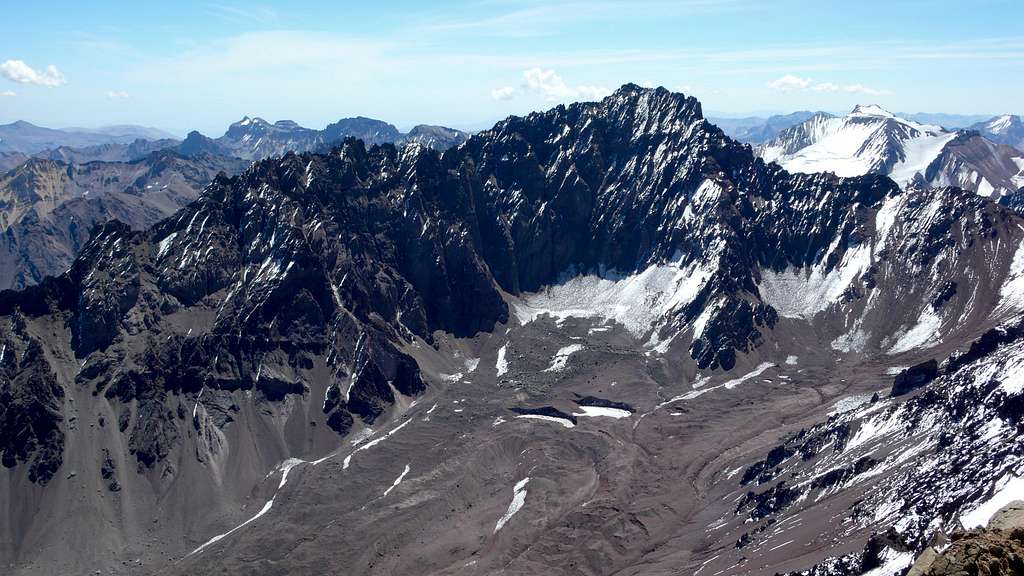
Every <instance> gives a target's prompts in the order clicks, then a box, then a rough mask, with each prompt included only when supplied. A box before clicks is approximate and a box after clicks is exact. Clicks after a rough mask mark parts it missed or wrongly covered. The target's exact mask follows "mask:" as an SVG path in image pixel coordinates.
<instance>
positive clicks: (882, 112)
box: [850, 104, 896, 118]
mask: <svg viewBox="0 0 1024 576" xmlns="http://www.w3.org/2000/svg"><path fill="white" fill-rule="evenodd" d="M850 116H872V117H877V118H895V117H896V115H895V114H893V113H892V112H889V111H888V110H886V109H885V108H882V107H881V106H879V105H878V104H858V105H856V106H854V108H853V111H852V112H850Z"/></svg>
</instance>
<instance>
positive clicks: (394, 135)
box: [210, 116, 469, 160]
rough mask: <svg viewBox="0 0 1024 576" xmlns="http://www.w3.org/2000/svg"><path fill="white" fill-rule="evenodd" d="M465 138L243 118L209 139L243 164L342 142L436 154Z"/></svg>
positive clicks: (427, 129)
mask: <svg viewBox="0 0 1024 576" xmlns="http://www.w3.org/2000/svg"><path fill="white" fill-rule="evenodd" d="M468 136H469V134H467V133H466V132H463V131H461V130H455V129H454V128H446V127H443V126H429V125H425V124H421V125H418V126H415V127H414V128H413V129H412V130H410V131H409V132H408V133H405V134H403V133H402V132H401V131H400V130H398V128H396V127H395V126H394V125H392V124H389V123H387V122H384V121H383V120H376V119H373V118H366V117H364V116H356V117H353V118H342V119H341V120H338V121H337V122H334V123H332V124H329V125H327V127H325V128H324V129H323V130H315V129H312V128H305V127H303V126H300V125H299V124H298V123H296V122H293V121H291V120H278V121H277V122H274V123H270V122H268V121H266V120H264V119H262V118H258V117H254V118H250V117H249V116H245V117H243V118H242V119H241V120H239V121H238V122H235V123H233V124H231V126H229V127H228V130H227V131H226V132H225V133H224V135H223V136H221V137H219V138H213V139H210V141H211V142H213V143H214V144H216V145H217V146H220V147H222V148H223V149H224V150H226V151H227V152H228V153H229V154H231V155H233V156H237V157H239V158H244V159H246V160H262V159H264V158H269V157H272V156H283V155H284V154H285V153H287V152H296V153H302V152H323V151H327V150H329V149H330V148H331V146H333V145H335V144H337V143H339V142H341V141H342V140H344V139H346V138H356V139H358V140H362V141H363V142H364V143H365V144H366V145H367V146H372V145H375V144H398V145H403V144H408V143H418V144H422V145H424V146H428V147H431V148H436V149H438V150H447V149H448V148H451V147H453V146H457V145H459V144H461V143H463V142H465V141H466V139H467V138H468Z"/></svg>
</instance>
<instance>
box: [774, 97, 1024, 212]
mask: <svg viewBox="0 0 1024 576" xmlns="http://www.w3.org/2000/svg"><path fill="white" fill-rule="evenodd" d="M757 152H758V154H759V155H760V156H761V157H762V158H764V159H765V160H766V161H770V162H778V163H779V164H781V165H782V166H783V167H784V168H786V169H787V170H789V171H791V172H803V173H809V172H822V171H828V172H832V173H835V174H837V175H840V176H855V175H862V174H884V175H886V176H889V177H891V178H892V179H893V180H895V181H896V182H897V183H898V184H900V185H901V186H907V185H915V186H958V187H961V188H964V189H967V190H971V191H974V192H977V193H978V194H979V195H982V196H992V197H995V198H997V199H998V198H999V197H1001V196H1004V195H1007V194H1012V193H1015V192H1016V191H1017V190H1019V189H1020V188H1021V187H1024V152H1022V151H1020V150H1018V149H1015V148H1013V147H1011V146H1007V145H1005V144H999V143H996V142H993V141H991V140H989V139H987V138H986V137H985V136H983V135H982V134H981V133H979V132H978V131H977V130H957V131H950V130H947V129H945V128H942V127H940V126H935V125H928V124H920V123H918V122H914V121H912V120H907V119H905V118H901V117H899V116H896V115H895V114H892V113H890V112H888V111H886V110H884V109H882V108H880V107H878V106H857V107H856V108H854V110H853V111H852V112H850V113H849V114H847V115H846V116H841V117H833V116H830V115H828V114H823V113H818V114H815V115H814V116H812V117H811V118H809V119H808V120H806V121H804V122H802V123H800V124H797V125H794V126H792V127H790V128H788V129H786V130H783V131H782V132H780V133H779V134H778V135H777V136H775V137H774V138H772V139H771V140H768V141H766V142H764V143H763V144H761V145H759V146H758V147H757Z"/></svg>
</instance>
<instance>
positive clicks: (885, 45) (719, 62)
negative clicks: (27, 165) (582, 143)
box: [0, 0, 1024, 136]
mask: <svg viewBox="0 0 1024 576" xmlns="http://www.w3.org/2000/svg"><path fill="white" fill-rule="evenodd" d="M7 4H8V5H7V6H5V7H4V10H3V13H4V20H5V23H4V26H3V30H4V33H3V34H2V35H0V94H3V96H0V122H3V123H6V122H10V121H13V120H16V119H24V120H29V121H31V122H34V123H38V124H41V125H45V126H54V127H63V126H72V125H82V126H98V125H105V124H118V123H136V124H145V125H151V126H157V127H161V128H164V129H168V130H171V131H173V132H176V133H179V134H183V133H184V132H186V131H188V130H190V129H199V130H201V131H203V132H205V133H208V134H211V135H214V136H217V135H220V134H221V133H223V131H224V129H225V128H226V127H227V124H228V123H230V122H232V121H235V120H237V119H239V118H241V117H242V116H243V115H246V114H248V115H258V116H261V117H263V118H266V119H267V120H271V121H273V120H278V119H292V120H295V121H297V122H299V123H300V124H303V125H306V126H310V127H316V128H320V127H323V126H324V125H326V124H327V123H329V122H331V121H334V120H336V119H338V118H340V117H345V116H354V115H365V116H372V117H377V118H381V119H385V120H388V121H390V122H392V123H395V124H397V125H398V126H399V127H400V128H408V127H409V126H411V125H413V124H416V123H421V122H423V123H435V124H445V125H450V126H455V127H461V128H480V127H483V126H487V125H489V124H491V123H492V122H494V121H495V120H497V119H500V118H502V117H505V116H507V115H509V114H521V113H524V112H528V111H531V110H539V109H545V108H549V107H551V106H553V105H555V104H557V103H559V102H568V101H572V100H580V99H592V98H595V97H598V96H600V95H602V94H604V93H606V92H608V91H610V90H614V89H615V88H616V87H618V86H619V85H621V84H623V83H625V82H636V83H638V84H648V83H649V84H653V85H662V86H665V87H667V88H670V89H673V90H679V91H683V92H686V93H688V94H693V95H695V96H697V97H698V98H700V99H701V101H702V103H703V105H704V109H705V111H706V112H708V113H730V114H740V113H766V112H784V111H793V110H798V109H815V110H818V109H820V110H830V111H842V110H847V109H849V108H852V107H853V105H855V104H857V103H863V102H872V103H878V104H881V105H882V106H884V107H886V108H889V109H891V110H897V111H906V112H917V111H925V112H950V113H992V114H995V113H1005V112H1012V113H1018V114H1019V113H1024V98H1022V97H1021V94H1024V30H1022V29H1021V26H1020V24H1021V22H1024V2H1021V1H1020V0H976V1H974V2H944V1H935V2H924V1H914V0H902V1H901V0H888V1H874V0H861V1H859V2H823V1H821V0H819V1H804V0H791V1H781V2H770V1H751V0H683V1H678V2H669V1H664V0H634V1H619V0H605V1H602V0H595V1H593V2H577V1H558V2H529V1H527V2H511V1H505V0H477V1H470V2H446V3H440V2H436V3H435V2H423V1H422V0H421V1H416V2H412V1H392V2H366V1H365V0H360V1H358V2H327V1H324V2H287V3H285V2H267V3H263V4H259V5H256V4H241V3H237V4H236V3H230V2H228V1H227V0H225V1H224V2H174V3H170V2H136V3H132V4H131V5H126V4H124V3H122V2H100V1H94V2H64V1H50V2H10V3H7ZM50 66H52V67H53V68H49V67H50Z"/></svg>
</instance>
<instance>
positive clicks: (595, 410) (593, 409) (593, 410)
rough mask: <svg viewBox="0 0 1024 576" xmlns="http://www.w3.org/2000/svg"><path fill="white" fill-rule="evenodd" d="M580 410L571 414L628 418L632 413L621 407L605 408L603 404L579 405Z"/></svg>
mask: <svg viewBox="0 0 1024 576" xmlns="http://www.w3.org/2000/svg"><path fill="white" fill-rule="evenodd" d="M580 410H582V412H574V413H573V416H584V417H586V416H591V417H593V416H605V417H608V418H629V417H630V416H632V415H633V413H632V412H630V411H629V410H623V409H622V408H607V407H605V406H580Z"/></svg>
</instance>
